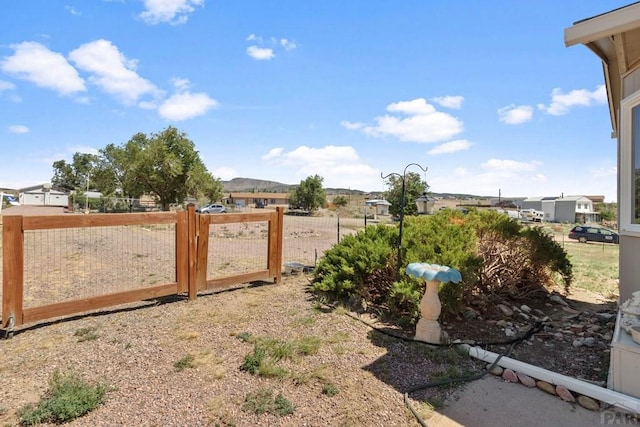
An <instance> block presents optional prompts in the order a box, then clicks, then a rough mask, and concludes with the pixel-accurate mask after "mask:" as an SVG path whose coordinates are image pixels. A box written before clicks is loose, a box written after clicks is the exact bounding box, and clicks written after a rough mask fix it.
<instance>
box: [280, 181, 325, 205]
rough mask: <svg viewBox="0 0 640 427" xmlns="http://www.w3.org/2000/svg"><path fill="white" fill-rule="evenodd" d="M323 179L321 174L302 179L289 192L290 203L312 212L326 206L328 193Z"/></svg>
mask: <svg viewBox="0 0 640 427" xmlns="http://www.w3.org/2000/svg"><path fill="white" fill-rule="evenodd" d="M322 181H324V178H323V177H321V176H319V175H314V176H309V177H307V178H306V179H305V180H303V181H300V185H298V186H297V187H296V188H295V189H294V190H293V191H291V193H289V205H291V206H295V207H299V208H301V209H304V210H307V211H310V212H311V211H315V210H317V209H318V208H320V207H322V206H325V205H326V204H327V195H326V193H325V192H324V188H322Z"/></svg>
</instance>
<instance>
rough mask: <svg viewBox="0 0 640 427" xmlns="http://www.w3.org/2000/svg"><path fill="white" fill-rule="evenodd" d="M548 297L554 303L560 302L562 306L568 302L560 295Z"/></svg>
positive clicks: (566, 305)
mask: <svg viewBox="0 0 640 427" xmlns="http://www.w3.org/2000/svg"><path fill="white" fill-rule="evenodd" d="M549 299H550V300H551V301H553V302H555V303H556V304H560V305H562V306H565V307H568V306H569V304H568V303H567V302H566V301H565V300H564V299H563V298H562V297H561V296H560V295H555V294H554V295H551V296H550V297H549Z"/></svg>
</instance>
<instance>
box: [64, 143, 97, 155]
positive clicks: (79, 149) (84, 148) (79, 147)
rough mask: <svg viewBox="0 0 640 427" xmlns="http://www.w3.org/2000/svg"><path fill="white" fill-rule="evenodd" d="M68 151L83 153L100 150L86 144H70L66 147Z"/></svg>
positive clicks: (95, 152) (93, 152)
mask: <svg viewBox="0 0 640 427" xmlns="http://www.w3.org/2000/svg"><path fill="white" fill-rule="evenodd" d="M66 149H67V152H68V153H72V154H75V153H85V154H94V155H98V154H100V151H99V150H98V149H97V148H93V147H90V146H88V145H70V146H68V147H67V148H66Z"/></svg>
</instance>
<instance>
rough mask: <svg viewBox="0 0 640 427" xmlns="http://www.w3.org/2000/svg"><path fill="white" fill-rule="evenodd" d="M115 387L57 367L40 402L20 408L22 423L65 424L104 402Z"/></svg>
mask: <svg viewBox="0 0 640 427" xmlns="http://www.w3.org/2000/svg"><path fill="white" fill-rule="evenodd" d="M110 390H111V389H110V387H109V386H108V385H106V384H103V383H100V384H95V385H92V384H88V383H86V382H85V381H84V380H83V379H82V378H80V377H79V376H78V375H77V374H73V373H69V374H64V375H63V374H61V373H60V371H58V370H56V371H55V372H54V373H53V375H52V376H51V378H50V379H49V390H48V391H47V393H46V395H45V397H44V398H43V399H41V400H40V402H39V403H38V404H37V405H36V406H33V405H26V406H24V407H22V408H20V409H18V412H17V414H18V417H19V418H20V421H21V424H22V425H27V426H30V425H35V424H41V423H56V424H62V423H65V422H67V421H70V420H73V419H75V418H78V417H81V416H83V415H85V414H87V413H88V412H91V411H92V410H94V409H95V408H97V407H98V406H99V405H101V404H102V403H103V402H104V401H105V398H106V395H107V392H109V391H110Z"/></svg>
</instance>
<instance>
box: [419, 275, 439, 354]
mask: <svg viewBox="0 0 640 427" xmlns="http://www.w3.org/2000/svg"><path fill="white" fill-rule="evenodd" d="M425 283H426V285H427V288H426V290H425V292H424V295H423V296H422V300H421V301H420V316H421V317H420V320H419V321H418V324H417V325H416V336H415V339H416V340H417V341H424V342H427V343H431V344H440V342H441V335H442V330H441V329H440V324H439V323H438V317H440V312H441V310H442V305H441V303H440V297H439V295H438V289H439V288H440V281H439V280H426V279H425Z"/></svg>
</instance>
